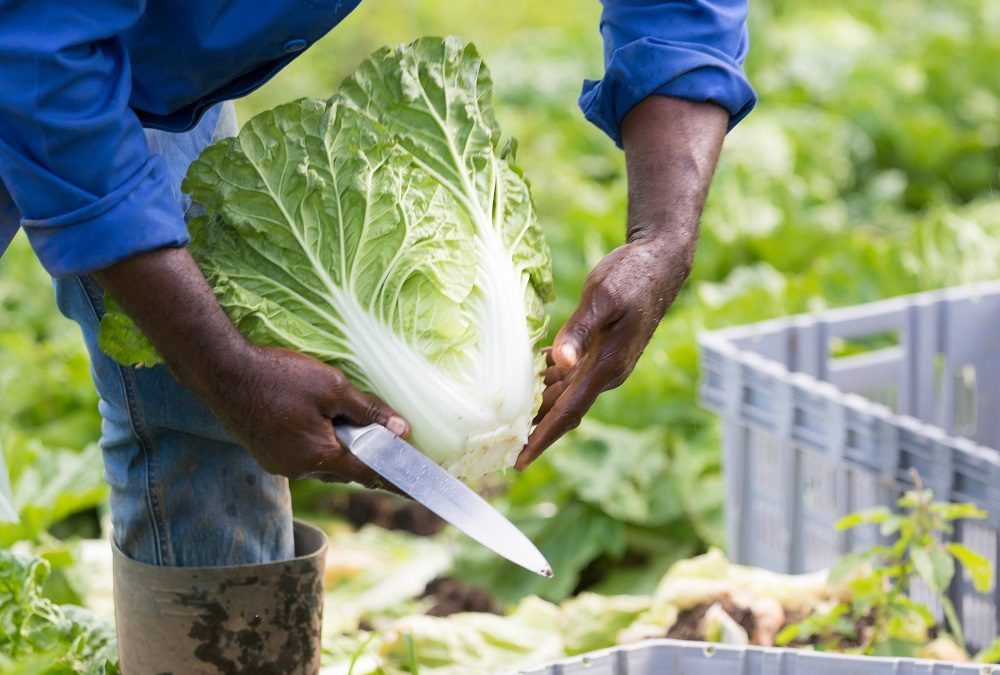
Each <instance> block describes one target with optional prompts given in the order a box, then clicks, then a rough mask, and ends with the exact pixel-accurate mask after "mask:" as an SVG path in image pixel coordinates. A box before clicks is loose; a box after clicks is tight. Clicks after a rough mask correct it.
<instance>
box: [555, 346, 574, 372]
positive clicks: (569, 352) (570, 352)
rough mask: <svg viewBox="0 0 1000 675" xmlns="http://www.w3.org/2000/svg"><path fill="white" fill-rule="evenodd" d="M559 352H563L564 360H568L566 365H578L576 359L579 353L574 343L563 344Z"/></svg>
mask: <svg viewBox="0 0 1000 675" xmlns="http://www.w3.org/2000/svg"><path fill="white" fill-rule="evenodd" d="M559 353H561V354H562V357H563V360H564V361H566V365H567V366H569V367H572V366H575V365H576V359H577V356H578V354H577V353H576V347H574V346H573V345H563V346H562V347H560V348H559Z"/></svg>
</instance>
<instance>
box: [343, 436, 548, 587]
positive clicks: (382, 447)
mask: <svg viewBox="0 0 1000 675" xmlns="http://www.w3.org/2000/svg"><path fill="white" fill-rule="evenodd" d="M334 433H335V434H336V436H337V440H338V441H340V442H341V443H342V444H343V445H344V447H345V448H347V449H348V450H350V451H351V454H353V455H354V456H355V457H357V458H358V459H360V460H361V461H362V462H364V463H365V464H366V465H367V466H368V467H369V468H371V469H372V470H373V471H375V473H377V474H379V475H380V476H382V477H383V478H385V479H386V480H387V481H389V482H390V483H392V484H393V485H395V486H396V487H397V488H399V489H400V490H402V491H403V492H405V493H406V494H408V495H409V496H410V497H412V498H413V499H415V500H416V501H418V502H420V503H421V504H423V505H424V506H426V507H427V508H428V509H430V510H431V511H433V512H434V513H436V514H437V515H439V516H441V518H443V519H445V520H446V521H448V522H449V523H451V524H452V525H454V526H455V527H457V528H458V529H459V530H461V531H462V532H464V533H465V534H467V535H469V536H470V537H471V538H472V539H474V540H476V541H478V542H479V543H480V544H482V545H483V546H485V547H486V548H488V549H491V550H493V551H494V552H496V553H498V554H500V555H502V556H503V557H504V558H506V559H507V560H510V561H511V562H513V563H516V564H518V565H520V566H521V567H523V568H524V569H526V570H530V571H532V572H534V573H535V574H540V575H542V576H544V577H551V576H552V567H551V565H549V562H548V561H547V560H546V559H545V556H543V555H542V553H541V551H539V550H538V549H537V548H536V547H535V545H534V544H532V543H531V540H530V539H528V538H527V537H526V536H524V533H523V532H521V530H519V529H517V527H516V526H515V525H514V524H513V523H511V522H510V521H509V520H507V518H505V517H504V516H503V514H501V513H500V512H499V511H497V510H496V509H494V508H493V507H492V506H490V504H489V503H488V502H487V501H486V500H485V499H483V498H482V497H480V496H479V495H478V494H476V493H475V492H474V491H473V490H472V489H470V488H469V487H468V486H467V485H466V484H465V483H463V482H462V481H460V480H459V479H457V478H455V477H454V476H452V475H451V474H450V473H448V472H447V471H445V470H444V469H442V468H441V467H440V466H438V465H437V463H435V462H433V461H431V459H429V458H428V457H427V455H425V454H423V453H422V452H420V451H419V450H417V449H416V448H415V447H413V446H412V445H410V444H409V443H407V442H406V441H404V440H403V439H402V438H400V437H399V436H397V435H396V434H394V433H392V432H391V431H389V430H388V429H386V428H385V427H383V426H382V425H381V424H369V425H368V426H364V427H352V426H347V425H337V426H336V427H334Z"/></svg>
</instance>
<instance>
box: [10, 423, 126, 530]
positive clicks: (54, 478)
mask: <svg viewBox="0 0 1000 675" xmlns="http://www.w3.org/2000/svg"><path fill="white" fill-rule="evenodd" d="M0 452H2V453H3V454H4V456H5V457H6V460H7V466H8V469H9V471H10V480H11V487H12V493H13V497H14V506H15V508H16V509H17V513H18V522H16V523H0V548H3V547H7V546H10V545H12V544H14V543H15V542H18V541H30V542H39V541H42V540H44V539H46V535H47V532H48V530H49V528H51V527H52V526H53V525H55V524H56V523H59V522H60V521H62V520H63V519H64V518H66V517H68V516H70V515H72V514H74V513H77V512H80V511H85V510H88V509H94V508H96V507H99V506H101V505H103V504H104V501H105V499H106V498H107V494H108V486H107V484H105V482H104V479H103V469H102V464H101V452H100V449H99V448H98V447H97V444H96V443H94V444H90V445H88V446H86V447H85V448H84V449H83V450H81V451H79V452H77V451H73V450H65V449H60V450H53V449H51V448H49V447H46V446H45V445H43V444H42V443H40V442H39V441H37V440H34V439H29V438H25V437H23V436H21V435H19V434H8V435H7V442H6V443H0Z"/></svg>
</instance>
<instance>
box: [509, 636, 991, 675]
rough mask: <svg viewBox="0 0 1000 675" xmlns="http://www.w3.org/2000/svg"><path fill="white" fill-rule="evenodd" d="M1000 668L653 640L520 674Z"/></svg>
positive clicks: (878, 673) (726, 674) (987, 673)
mask: <svg viewBox="0 0 1000 675" xmlns="http://www.w3.org/2000/svg"><path fill="white" fill-rule="evenodd" d="M997 674H1000V667H997V666H984V665H982V664H969V663H964V664H962V663H943V662H940V661H937V662H935V661H924V660H919V659H883V658H874V657H871V656H844V655H841V654H823V653H820V652H811V651H804V650H797V649H773V648H768V647H733V646H726V645H709V644H705V643H703V642H680V641H677V640H652V641H649V642H642V643H639V644H636V645H632V646H628V647H619V648H616V649H606V650H603V651H599V652H593V653H592V654H585V655H583V656H577V657H574V658H571V659H564V660H561V661H556V662H555V663H551V664H549V665H546V666H541V667H539V668H535V669H532V670H522V671H519V673H518V675H997Z"/></svg>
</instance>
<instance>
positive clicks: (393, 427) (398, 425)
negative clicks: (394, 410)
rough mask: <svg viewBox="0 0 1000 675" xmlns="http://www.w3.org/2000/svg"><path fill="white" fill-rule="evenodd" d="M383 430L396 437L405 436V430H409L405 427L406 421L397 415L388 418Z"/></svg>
mask: <svg viewBox="0 0 1000 675" xmlns="http://www.w3.org/2000/svg"><path fill="white" fill-rule="evenodd" d="M385 428H386V429H388V430H389V431H391V432H392V433H394V434H396V435H397V436H405V435H406V432H407V430H408V429H409V427H407V425H406V420H404V419H403V418H402V417H400V416H398V415H393V416H392V417H390V418H389V421H388V422H386V423H385Z"/></svg>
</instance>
